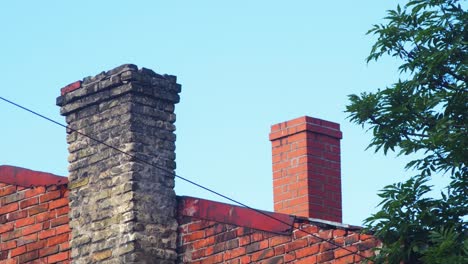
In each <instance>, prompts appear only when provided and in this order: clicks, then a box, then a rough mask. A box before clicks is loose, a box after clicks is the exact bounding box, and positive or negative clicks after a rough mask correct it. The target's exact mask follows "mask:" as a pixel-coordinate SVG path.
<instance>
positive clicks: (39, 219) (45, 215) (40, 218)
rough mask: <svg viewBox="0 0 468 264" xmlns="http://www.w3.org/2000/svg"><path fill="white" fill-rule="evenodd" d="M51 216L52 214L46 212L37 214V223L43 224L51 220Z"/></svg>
mask: <svg viewBox="0 0 468 264" xmlns="http://www.w3.org/2000/svg"><path fill="white" fill-rule="evenodd" d="M50 216H51V214H50V212H49V211H46V212H42V213H39V214H37V215H36V216H35V219H36V222H37V223H41V222H44V221H47V220H49V219H50V218H51V217H50Z"/></svg>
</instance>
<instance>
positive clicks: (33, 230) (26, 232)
mask: <svg viewBox="0 0 468 264" xmlns="http://www.w3.org/2000/svg"><path fill="white" fill-rule="evenodd" d="M41 230H42V223H39V224H34V225H31V226H28V227H25V228H24V229H23V235H29V234H32V233H37V232H39V231H41Z"/></svg>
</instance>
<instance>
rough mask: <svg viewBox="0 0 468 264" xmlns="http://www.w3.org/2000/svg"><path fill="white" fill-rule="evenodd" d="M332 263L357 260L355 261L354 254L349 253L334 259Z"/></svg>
mask: <svg viewBox="0 0 468 264" xmlns="http://www.w3.org/2000/svg"><path fill="white" fill-rule="evenodd" d="M333 263H334V264H350V263H357V262H355V258H354V256H353V255H351V256H346V257H342V258H339V259H334V260H333Z"/></svg>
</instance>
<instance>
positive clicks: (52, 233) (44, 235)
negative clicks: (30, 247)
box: [38, 229, 55, 239]
mask: <svg viewBox="0 0 468 264" xmlns="http://www.w3.org/2000/svg"><path fill="white" fill-rule="evenodd" d="M52 236H55V229H48V230H43V231H41V232H39V234H38V237H39V239H45V238H48V237H52Z"/></svg>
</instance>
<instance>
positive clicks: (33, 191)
mask: <svg viewBox="0 0 468 264" xmlns="http://www.w3.org/2000/svg"><path fill="white" fill-rule="evenodd" d="M42 193H45V187H44V186H38V187H35V188H32V189H29V190H27V191H25V193H24V197H25V198H30V197H33V196H37V195H39V194H42Z"/></svg>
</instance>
